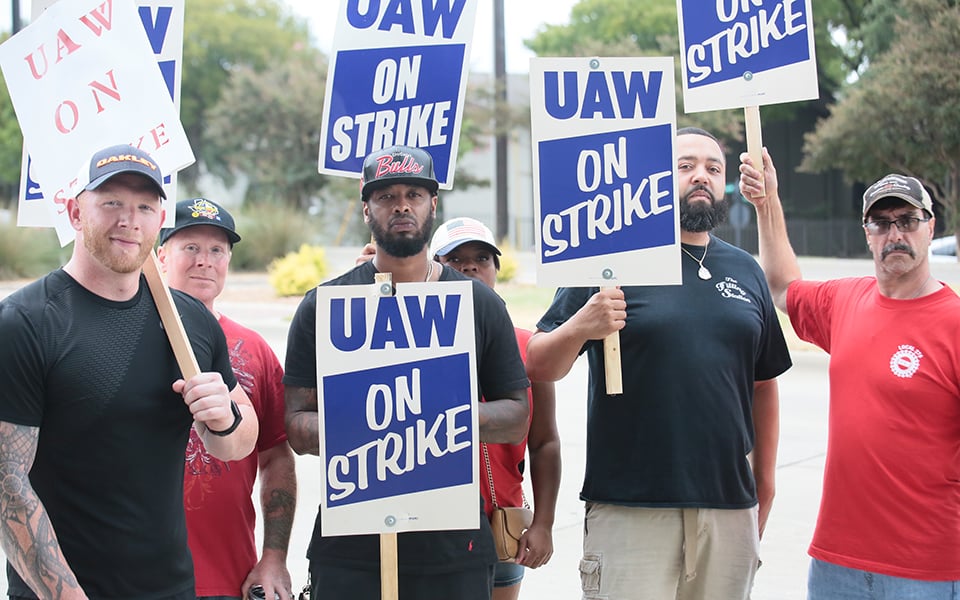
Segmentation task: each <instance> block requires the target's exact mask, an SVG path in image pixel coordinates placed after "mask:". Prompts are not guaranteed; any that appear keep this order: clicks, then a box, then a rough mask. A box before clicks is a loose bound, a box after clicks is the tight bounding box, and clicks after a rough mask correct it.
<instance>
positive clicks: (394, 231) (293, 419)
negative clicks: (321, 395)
mask: <svg viewBox="0 0 960 600" xmlns="http://www.w3.org/2000/svg"><path fill="white" fill-rule="evenodd" d="M437 189H438V184H437V180H436V178H435V177H434V174H433V160H432V159H431V157H430V155H429V154H428V153H427V152H425V151H423V150H421V149H418V148H410V147H406V146H393V147H390V148H386V149H384V150H380V151H377V152H374V153H372V154H370V155H369V156H368V157H367V158H366V159H365V160H364V164H363V178H362V187H361V197H362V200H363V217H364V220H365V221H366V222H367V224H368V225H369V226H370V231H371V232H372V234H373V237H374V240H375V241H376V243H377V247H378V249H377V253H376V256H375V257H374V258H373V260H370V261H368V262H364V263H363V264H360V265H358V266H357V267H355V268H354V269H352V270H350V271H348V272H347V273H345V274H344V275H342V276H340V277H339V278H337V279H334V280H333V281H330V282H328V283H326V284H325V285H358V284H369V283H373V282H374V275H375V274H376V273H378V272H382V273H392V275H393V281H394V282H396V283H405V282H417V281H451V280H459V279H466V278H465V277H464V276H463V275H461V274H459V273H457V272H456V271H455V270H453V269H451V268H449V267H442V266H441V265H439V264H438V263H436V262H435V261H433V260H432V258H431V257H430V256H428V254H427V243H428V241H429V240H430V234H431V229H432V225H433V220H434V215H435V212H436V206H437V195H436V194H437ZM473 282H474V283H473V302H474V318H475V329H476V345H477V378H478V381H479V384H480V390H479V395H482V396H483V397H484V398H485V400H486V401H485V402H482V403H480V406H479V409H478V421H479V426H480V439H481V441H484V442H497V443H517V442H519V441H521V440H522V439H523V437H524V435H525V433H526V430H527V417H528V413H529V408H528V406H527V398H526V390H527V387H528V386H529V381H528V380H527V377H526V373H525V371H524V368H523V363H522V362H521V361H520V353H519V349H518V348H517V342H516V337H515V336H514V332H513V325H512V322H511V320H510V315H509V314H508V313H507V311H506V307H505V306H504V304H503V301H502V300H501V299H500V298H499V297H498V296H497V295H496V294H495V293H494V292H493V291H491V290H490V289H489V288H488V287H487V286H486V285H484V284H483V283H481V282H479V281H476V280H473ZM316 302H317V298H316V292H315V291H310V292H308V293H307V295H306V296H305V297H304V299H303V301H302V302H301V303H300V306H299V308H298V309H297V313H296V315H295V316H294V319H293V322H292V323H291V325H290V333H289V336H288V340H287V355H286V356H287V360H286V374H285V375H284V379H283V381H284V384H285V385H286V403H287V436H288V437H289V440H290V445H291V446H293V449H294V450H295V451H296V452H297V453H299V454H308V453H309V454H318V453H319V447H318V446H319V438H320V433H319V424H318V414H317V407H318V403H317V356H316V312H317V307H316ZM478 493H479V492H478ZM320 531H321V530H320V516H319V515H318V516H317V521H316V525H315V528H314V532H313V539H312V540H311V542H310V548H309V551H308V553H307V557H308V558H309V559H310V574H311V580H312V583H313V590H312V593H313V595H312V598H314V600H322V599H326V598H337V599H339V598H351V599H354V600H376V599H379V598H380V577H379V565H380V554H379V540H378V537H377V536H372V535H365V536H343V537H322V536H321V533H320ZM398 553H399V557H398V563H399V575H400V580H399V588H400V589H399V591H400V597H401V598H404V600H432V599H434V598H435V599H437V600H441V599H442V600H447V599H450V598H457V599H458V600H474V599H476V600H488V599H489V598H490V594H491V590H492V587H493V566H494V564H495V563H496V562H497V556H496V553H495V551H494V549H493V542H492V538H491V534H490V526H489V523H488V522H487V519H486V518H485V517H484V516H483V515H481V519H480V529H476V530H463V531H437V532H408V533H403V534H401V535H400V536H398Z"/></svg>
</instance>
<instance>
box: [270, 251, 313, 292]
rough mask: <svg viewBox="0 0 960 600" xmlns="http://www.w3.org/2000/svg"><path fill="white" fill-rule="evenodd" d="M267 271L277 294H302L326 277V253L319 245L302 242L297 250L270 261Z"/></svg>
mask: <svg viewBox="0 0 960 600" xmlns="http://www.w3.org/2000/svg"><path fill="white" fill-rule="evenodd" d="M267 273H268V274H269V277H270V285H272V286H273V290H274V291H275V292H276V293H277V295H279V296H302V295H304V294H305V293H307V291H309V290H310V289H312V288H314V287H316V286H317V284H318V283H320V282H321V281H323V279H324V277H326V275H327V257H326V253H325V252H324V251H323V248H321V247H320V246H311V245H309V244H303V245H301V246H300V249H299V250H298V251H296V252H290V253H289V254H287V255H286V256H284V257H283V258H277V259H275V260H274V261H273V262H271V263H270V265H269V266H268V267H267Z"/></svg>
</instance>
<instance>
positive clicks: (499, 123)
mask: <svg viewBox="0 0 960 600" xmlns="http://www.w3.org/2000/svg"><path fill="white" fill-rule="evenodd" d="M503 30H504V15H503V0H493V81H494V86H495V87H494V89H495V94H494V109H495V110H494V113H493V114H494V117H493V123H494V135H495V136H496V138H495V143H494V153H495V157H496V158H495V160H496V180H497V183H496V208H497V210H496V214H497V223H496V228H495V234H496V236H497V241H498V242H500V241H503V240H504V239H505V238H506V237H507V233H508V231H509V228H510V226H509V224H510V221H509V215H507V123H506V119H505V118H504V111H505V110H506V109H507V60H506V44H505V43H504V32H503Z"/></svg>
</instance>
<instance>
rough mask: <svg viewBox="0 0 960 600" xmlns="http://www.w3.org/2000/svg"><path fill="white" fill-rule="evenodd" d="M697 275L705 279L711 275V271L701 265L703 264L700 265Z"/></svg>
mask: <svg viewBox="0 0 960 600" xmlns="http://www.w3.org/2000/svg"><path fill="white" fill-rule="evenodd" d="M697 277H699V278H700V279H702V280H704V281H706V280H708V279H710V278H711V277H713V273H711V272H710V269H708V268H706V267H705V266H703V265H700V270H699V271H697Z"/></svg>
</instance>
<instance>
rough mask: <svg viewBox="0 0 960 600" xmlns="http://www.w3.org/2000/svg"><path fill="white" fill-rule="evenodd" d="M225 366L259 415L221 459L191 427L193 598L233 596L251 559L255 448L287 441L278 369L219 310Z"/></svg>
mask: <svg viewBox="0 0 960 600" xmlns="http://www.w3.org/2000/svg"><path fill="white" fill-rule="evenodd" d="M220 326H221V327H222V328H223V332H224V334H225V335H226V337H227V348H228V349H229V351H230V364H231V365H232V366H233V372H234V373H235V374H236V376H237V381H238V382H239V383H240V386H241V387H243V390H244V391H245V392H246V393H247V396H248V397H249V398H250V401H251V403H253V408H254V410H255V411H256V413H257V418H258V419H259V421H260V435H259V437H258V438H257V446H256V449H255V451H254V452H251V453H250V455H249V456H247V457H246V458H244V459H243V460H239V461H231V462H228V463H225V462H223V461H221V460H220V459H218V458H214V457H213V456H210V455H209V454H208V453H207V450H206V448H204V447H203V442H201V441H200V437H199V436H198V435H197V432H196V431H193V430H191V432H190V441H189V442H188V444H187V458H186V464H185V469H184V479H183V504H184V508H185V509H186V514H187V541H188V543H189V545H190V552H191V554H193V566H194V571H195V576H196V582H197V583H196V586H197V596H236V597H239V596H240V586H241V585H242V584H243V581H244V580H245V579H246V578H247V575H248V574H249V573H250V570H251V569H253V567H254V566H255V565H256V564H257V548H256V543H255V541H254V526H255V523H256V512H255V509H254V506H253V498H252V493H253V484H254V482H255V481H256V479H257V466H258V464H259V461H258V456H257V454H258V453H259V452H263V451H265V450H269V449H270V448H273V447H274V446H276V445H277V444H279V443H281V442H285V441H286V439H287V434H286V429H285V426H284V421H283V411H284V404H283V383H282V379H283V369H282V368H281V366H280V362H279V361H278V360H277V357H276V355H275V354H274V353H273V350H272V349H271V348H270V346H269V345H268V344H267V342H266V341H265V340H264V339H263V338H262V337H261V336H260V335H259V334H258V333H256V332H254V331H252V330H250V329H247V328H246V327H243V326H242V325H240V324H238V323H236V322H235V321H231V320H230V319H228V318H226V317H224V316H221V317H220Z"/></svg>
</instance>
